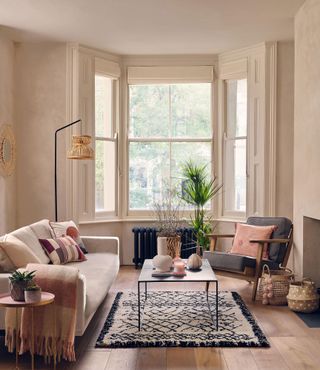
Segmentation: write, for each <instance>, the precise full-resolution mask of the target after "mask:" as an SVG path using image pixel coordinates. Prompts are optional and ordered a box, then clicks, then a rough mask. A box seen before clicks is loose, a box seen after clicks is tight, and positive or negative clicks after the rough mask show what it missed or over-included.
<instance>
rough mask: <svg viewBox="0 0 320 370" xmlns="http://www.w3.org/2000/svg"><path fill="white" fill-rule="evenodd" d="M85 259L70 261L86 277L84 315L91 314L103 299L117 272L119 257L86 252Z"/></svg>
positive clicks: (88, 315)
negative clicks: (82, 260)
mask: <svg viewBox="0 0 320 370" xmlns="http://www.w3.org/2000/svg"><path fill="white" fill-rule="evenodd" d="M86 258H87V261H84V262H71V263H68V265H67V266H72V267H76V268H77V269H78V270H79V273H80V274H82V275H84V276H85V278H86V308H85V314H86V317H90V316H92V315H93V314H94V313H95V312H96V310H97V309H98V307H99V305H100V304H101V302H102V301H103V300H104V298H105V296H106V295H107V292H108V291H109V289H110V286H111V284H112V283H113V281H114V279H115V277H116V276H117V272H118V260H119V257H118V256H117V255H116V254H113V253H88V254H86Z"/></svg>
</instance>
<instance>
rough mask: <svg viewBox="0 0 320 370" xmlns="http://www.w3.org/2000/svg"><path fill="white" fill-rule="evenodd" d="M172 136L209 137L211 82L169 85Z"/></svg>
mask: <svg viewBox="0 0 320 370" xmlns="http://www.w3.org/2000/svg"><path fill="white" fill-rule="evenodd" d="M170 89H171V113H172V118H171V120H172V136H173V137H192V138H194V137H208V138H210V137H211V84H209V83H207V84H204V83H202V84H177V85H170Z"/></svg>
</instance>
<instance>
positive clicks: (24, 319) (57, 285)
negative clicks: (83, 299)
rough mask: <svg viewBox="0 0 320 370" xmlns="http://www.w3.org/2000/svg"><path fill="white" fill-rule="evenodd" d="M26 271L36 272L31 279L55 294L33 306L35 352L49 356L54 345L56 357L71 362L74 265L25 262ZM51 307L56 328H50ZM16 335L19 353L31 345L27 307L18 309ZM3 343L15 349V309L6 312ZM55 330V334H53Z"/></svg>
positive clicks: (74, 293)
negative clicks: (50, 301) (43, 302)
mask: <svg viewBox="0 0 320 370" xmlns="http://www.w3.org/2000/svg"><path fill="white" fill-rule="evenodd" d="M26 269H27V270H28V271H33V270H35V271H36V276H35V282H36V283H37V284H38V285H39V286H40V287H41V289H42V290H43V291H45V292H50V293H53V294H54V295H55V301H54V304H50V305H47V306H43V307H35V308H34V337H35V341H34V348H35V353H36V354H39V355H41V356H44V357H45V358H46V360H47V359H49V358H50V357H51V356H53V353H54V348H55V347H56V355H57V360H58V361H60V360H61V357H62V358H64V359H65V360H68V361H75V352H74V337H75V327H76V314H77V310H76V309H77V283H78V277H79V272H78V270H77V269H76V268H73V267H66V266H57V265H41V264H28V265H27V268H26ZM54 310H55V314H56V320H55V321H56V327H54ZM19 311H20V312H19V320H18V321H19V322H18V336H19V347H20V348H19V353H21V354H22V353H24V352H26V351H28V350H30V348H31V310H30V309H28V308H23V309H19ZM5 325H6V346H7V347H8V350H9V351H10V352H13V351H14V349H15V335H16V314H15V309H14V308H10V309H7V312H6V324H5ZM54 333H56V336H55V335H54Z"/></svg>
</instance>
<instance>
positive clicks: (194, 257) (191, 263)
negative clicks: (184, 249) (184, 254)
mask: <svg viewBox="0 0 320 370" xmlns="http://www.w3.org/2000/svg"><path fill="white" fill-rule="evenodd" d="M187 266H188V269H190V270H199V269H200V267H201V266H202V259H201V257H200V256H198V254H196V253H193V254H191V256H190V257H189V258H188V261H187Z"/></svg>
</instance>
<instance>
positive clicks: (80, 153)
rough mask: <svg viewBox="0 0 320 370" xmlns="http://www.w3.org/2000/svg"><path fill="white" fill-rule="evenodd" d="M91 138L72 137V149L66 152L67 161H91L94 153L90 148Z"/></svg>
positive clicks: (84, 136)
mask: <svg viewBox="0 0 320 370" xmlns="http://www.w3.org/2000/svg"><path fill="white" fill-rule="evenodd" d="M90 143H91V136H89V135H81V136H77V135H73V136H72V148H71V149H70V150H69V151H68V158H69V159H93V158H94V151H93V149H92V148H91V146H90Z"/></svg>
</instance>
